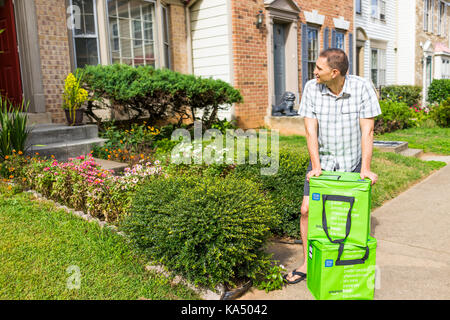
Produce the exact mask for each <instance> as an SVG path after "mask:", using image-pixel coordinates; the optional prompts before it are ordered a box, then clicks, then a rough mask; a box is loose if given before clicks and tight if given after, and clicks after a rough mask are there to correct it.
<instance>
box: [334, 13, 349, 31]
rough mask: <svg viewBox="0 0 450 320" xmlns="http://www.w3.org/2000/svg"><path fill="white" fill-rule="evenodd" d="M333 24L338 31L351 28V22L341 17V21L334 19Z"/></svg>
mask: <svg viewBox="0 0 450 320" xmlns="http://www.w3.org/2000/svg"><path fill="white" fill-rule="evenodd" d="M333 22H334V27H335V28H336V29H342V30H348V29H349V28H350V21H347V20H345V19H344V17H342V16H339V19H336V18H333Z"/></svg>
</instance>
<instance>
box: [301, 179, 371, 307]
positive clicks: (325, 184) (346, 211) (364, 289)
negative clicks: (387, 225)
mask: <svg viewBox="0 0 450 320" xmlns="http://www.w3.org/2000/svg"><path fill="white" fill-rule="evenodd" d="M370 209H371V181H370V180H369V179H364V180H363V179H361V178H360V174H359V173H350V172H328V171H323V172H322V175H321V176H319V177H312V178H311V179H310V196H309V217H308V247H309V250H310V251H309V257H308V277H307V283H308V288H309V290H310V291H311V293H312V294H313V295H314V297H316V298H317V299H373V293H374V289H373V288H374V281H375V279H374V277H373V275H374V272H375V256H376V253H375V251H376V240H375V239H374V238H370V237H369V235H370ZM351 270H353V271H351ZM355 270H356V271H355ZM349 273H352V274H349ZM352 275H353V278H352V279H351V282H349V281H347V280H348V279H347V278H349V277H350V278H351V277H352ZM346 279H347V280H346Z"/></svg>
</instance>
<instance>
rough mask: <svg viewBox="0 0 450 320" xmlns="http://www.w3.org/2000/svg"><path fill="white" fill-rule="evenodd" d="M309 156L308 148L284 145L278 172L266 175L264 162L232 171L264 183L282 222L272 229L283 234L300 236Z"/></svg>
mask: <svg viewBox="0 0 450 320" xmlns="http://www.w3.org/2000/svg"><path fill="white" fill-rule="evenodd" d="M308 164H309V155H308V152H307V151H306V150H303V149H297V148H292V147H283V148H280V150H279V168H278V171H277V173H276V174H274V175H262V174H261V171H260V169H261V167H262V165H260V164H258V165H249V164H243V165H239V166H237V167H236V169H235V170H234V172H233V173H232V174H233V175H235V176H236V177H241V178H247V179H250V180H252V181H254V182H257V183H258V184H259V185H260V188H261V190H262V191H263V192H265V193H267V195H268V196H270V198H271V199H272V200H273V203H274V207H275V210H274V214H277V215H279V216H280V223H279V224H278V225H275V226H274V227H273V229H272V232H273V233H275V234H277V235H279V236H289V237H295V238H299V237H300V208H301V205H302V200H303V185H304V182H305V174H306V169H307V168H308Z"/></svg>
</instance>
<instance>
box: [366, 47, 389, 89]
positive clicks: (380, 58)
mask: <svg viewBox="0 0 450 320" xmlns="http://www.w3.org/2000/svg"><path fill="white" fill-rule="evenodd" d="M373 51H376V52H377V61H376V68H373V60H372V52H373ZM370 59H371V61H370V80H372V82H373V79H372V71H373V70H376V76H377V83H374V86H375V87H379V86H384V85H385V84H386V50H385V49H379V48H370Z"/></svg>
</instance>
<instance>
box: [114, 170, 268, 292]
mask: <svg viewBox="0 0 450 320" xmlns="http://www.w3.org/2000/svg"><path fill="white" fill-rule="evenodd" d="M275 220H276V219H274V215H273V207H272V204H271V201H269V200H268V199H266V198H265V197H264V195H263V194H261V192H260V191H259V189H258V186H257V185H256V184H254V183H253V182H251V181H248V180H245V179H236V178H231V177H227V178H220V177H211V176H209V177H201V176H198V175H192V174H191V175H189V174H186V175H184V176H172V177H168V178H159V179H152V180H151V181H150V182H148V183H147V184H145V185H143V186H142V188H140V190H139V191H138V192H137V194H136V197H135V199H134V201H133V204H132V209H131V215H130V216H128V217H127V218H126V219H125V220H124V222H123V223H122V224H121V228H122V229H123V230H124V231H125V233H126V234H127V235H128V236H129V237H130V239H131V241H132V242H133V243H134V244H135V245H136V246H137V247H138V248H141V249H143V250H144V251H145V252H147V253H148V254H149V255H150V256H151V258H152V259H154V260H157V261H160V262H161V263H163V264H164V265H165V266H166V267H168V268H169V270H172V271H175V272H177V273H180V274H182V275H183V276H184V277H186V278H187V279H189V280H190V281H193V282H194V283H196V284H201V285H206V286H209V287H214V286H216V285H217V284H219V283H229V284H234V283H235V280H236V279H242V278H255V277H256V275H257V274H258V273H260V272H262V270H266V268H268V267H269V266H270V261H269V260H268V256H267V254H265V253H263V251H262V247H263V245H264V244H265V241H266V239H267V238H268V237H269V235H270V232H269V230H270V227H271V226H272V225H273V224H274V223H276V221H275Z"/></svg>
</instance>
